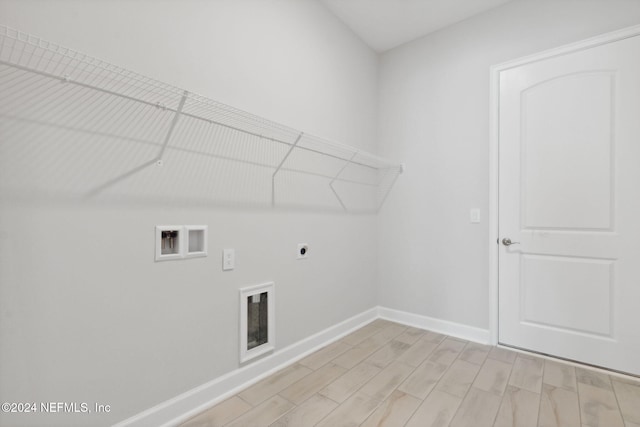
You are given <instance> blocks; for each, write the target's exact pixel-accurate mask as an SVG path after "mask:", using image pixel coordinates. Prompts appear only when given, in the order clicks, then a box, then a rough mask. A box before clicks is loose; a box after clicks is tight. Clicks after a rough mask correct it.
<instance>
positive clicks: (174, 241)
mask: <svg viewBox="0 0 640 427" xmlns="http://www.w3.org/2000/svg"><path fill="white" fill-rule="evenodd" d="M205 256H207V226H206V225H158V226H156V261H169V260H176V259H183V258H196V257H205Z"/></svg>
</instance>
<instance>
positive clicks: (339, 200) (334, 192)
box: [329, 151, 358, 212]
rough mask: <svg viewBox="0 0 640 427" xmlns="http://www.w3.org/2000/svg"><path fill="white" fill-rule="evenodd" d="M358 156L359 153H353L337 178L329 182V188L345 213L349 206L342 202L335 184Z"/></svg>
mask: <svg viewBox="0 0 640 427" xmlns="http://www.w3.org/2000/svg"><path fill="white" fill-rule="evenodd" d="M357 154H358V152H357V151H356V152H355V153H353V155H352V156H351V158H350V159H349V160H347V163H345V164H344V166H342V169H340V170H339V171H338V173H337V174H336V176H334V177H333V179H332V180H331V181H330V182H329V187H331V191H333V194H334V195H335V196H336V198H337V199H338V202H340V204H341V205H342V209H344V210H345V212H346V211H347V206H346V205H345V204H344V202H343V201H342V199H341V198H340V196H339V195H338V192H337V191H336V189H335V188H333V183H334V182H335V181H336V180H337V179H338V177H339V176H340V175H342V172H343V171H344V170H345V169H346V168H347V166H349V165H350V164H351V163H352V161H353V158H354V157H356V155H357Z"/></svg>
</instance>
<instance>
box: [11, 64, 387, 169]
mask: <svg viewBox="0 0 640 427" xmlns="http://www.w3.org/2000/svg"><path fill="white" fill-rule="evenodd" d="M0 64H2V65H7V66H9V67H14V68H17V69H19V70H22V71H27V72H30V73H35V74H39V75H41V76H44V77H48V78H51V79H55V80H58V81H60V82H63V83H66V84H73V85H76V86H81V87H84V88H87V89H91V90H95V91H98V92H102V93H105V94H107V95H112V96H117V97H120V98H124V99H127V100H129V101H133V102H138V103H141V104H144V105H148V106H151V107H155V108H157V107H158V103H154V102H150V101H145V100H144V99H140V98H135V97H133V96H129V95H125V94H123V93H119V92H115V91H112V90H109V89H104V88H101V87H98V86H93V85H90V84H87V83H82V82H79V81H76V80H72V79H69V78H68V77H64V76H63V77H60V76H57V75H55V74H51V73H47V72H46V71H40V70H35V69H33V68H29V67H25V66H23V65H19V64H14V63H12V62H7V61H4V60H0ZM172 95H174V94H173V93H172ZM163 109H164V110H165V111H169V112H173V113H176V112H177V111H178V109H174V108H171V107H163ZM180 114H181V115H183V116H185V117H189V118H192V119H196V120H201V121H204V122H207V123H210V124H215V125H218V126H222V127H225V128H227V129H232V130H235V131H238V132H242V133H245V134H247V135H252V136H255V137H258V138H263V139H267V140H269V141H273V142H277V143H280V144H285V145H289V146H290V145H291V143H290V142H287V141H284V140H281V139H277V138H271V137H268V136H264V135H261V134H259V133H256V132H251V131H248V130H245V129H241V128H238V127H236V126H232V125H228V124H225V123H222V122H218V121H216V120H211V119H207V118H205V117H202V116H198V115H196V114H192V113H185V112H181V113H180ZM298 148H300V149H301V150H305V151H309V152H312V153H316V154H319V155H322V156H327V157H331V158H334V159H336V160H348V159H346V158H344V157H341V156H336V155H334V154H330V153H325V152H323V151H320V150H314V149H313V148H309V147H298ZM345 149H348V148H346V147H345ZM352 163H353V164H354V165H358V166H362V167H365V168H369V169H380V168H378V167H375V166H371V165H368V164H366V163H360V162H352ZM388 165H389V167H392V165H391V164H390V163H389V164H388Z"/></svg>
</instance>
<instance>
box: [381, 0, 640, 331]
mask: <svg viewBox="0 0 640 427" xmlns="http://www.w3.org/2000/svg"><path fill="white" fill-rule="evenodd" d="M634 24H640V1H635V0H633V1H624V0H623V1H588V0H585V1H563V0H555V1H544V0H543V1H533V0H532V1H529V0H514V1H513V2H510V3H508V4H506V5H504V6H501V7H498V8H496V9H493V10H491V11H488V12H486V13H484V14H482V15H478V16H476V17H473V18H471V19H469V20H466V21H463V22H461V23H459V24H456V25H453V26H451V27H449V28H446V29H443V30H441V31H438V32H436V33H433V34H431V35H429V36H427V37H424V38H421V39H419V40H416V41H414V42H411V43H408V44H406V45H404V46H401V47H399V48H396V49H394V50H391V51H389V52H386V53H385V54H383V55H382V57H381V64H380V80H379V103H380V104H379V105H380V107H379V116H380V121H379V126H378V132H379V141H380V154H381V155H384V156H389V157H392V158H398V159H403V161H405V162H406V166H407V167H406V171H405V173H404V175H403V176H402V179H400V180H399V181H398V185H397V186H396V187H395V188H394V191H393V192H392V193H391V195H390V196H389V198H388V200H387V204H386V205H385V206H384V207H383V209H382V211H381V213H380V215H379V220H378V221H379V252H378V259H379V267H378V281H379V282H378V283H379V288H378V295H379V299H378V303H379V304H380V305H382V306H386V307H390V308H394V309H398V310H405V311H408V312H411V313H417V314H422V315H425V316H430V317H434V318H438V319H445V320H449V321H453V322H457V323H462V324H465V325H470V326H475V327H479V328H485V329H487V328H488V327H489V284H488V268H489V264H488V263H489V253H488V250H489V240H491V239H493V238H495V237H494V236H489V226H488V221H487V220H488V209H489V205H488V198H489V68H490V66H491V65H494V64H498V63H501V62H505V61H508V60H511V59H516V58H519V57H522V56H525V55H528V54H533V53H536V52H539V51H542V50H545V49H550V48H553V47H557V46H560V45H563V44H567V43H570V42H573V41H578V40H581V39H584V38H588V37H590V36H594V35H598V34H601V33H605V32H608V31H612V30H616V29H619V28H623V27H626V26H631V25H634ZM475 207H477V208H480V209H481V224H470V223H469V209H470V208H475Z"/></svg>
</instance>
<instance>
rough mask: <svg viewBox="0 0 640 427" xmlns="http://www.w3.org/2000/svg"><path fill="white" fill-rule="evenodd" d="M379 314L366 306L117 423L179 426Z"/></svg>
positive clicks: (123, 426) (129, 426)
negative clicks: (300, 338)
mask: <svg viewBox="0 0 640 427" xmlns="http://www.w3.org/2000/svg"><path fill="white" fill-rule="evenodd" d="M376 318H378V309H377V308H372V309H370V310H367V311H365V312H363V313H360V314H358V315H356V316H353V317H351V318H349V319H347V320H345V321H343V322H340V323H338V324H337V325H334V326H331V327H329V328H327V329H325V330H323V331H320V332H318V333H317V334H315V335H312V336H310V337H308V338H305V339H303V340H302V341H299V342H297V343H295V344H292V345H290V346H288V347H285V348H283V349H281V350H277V351H275V352H274V353H273V354H272V355H270V356H268V357H265V358H264V359H261V360H259V361H256V362H254V363H251V364H250V365H248V366H244V367H242V368H239V369H236V370H235V371H232V372H229V373H228V374H226V375H223V376H221V377H219V378H216V379H215V380H212V381H209V382H208V383H205V384H203V385H201V386H199V387H196V388H194V389H191V390H189V391H187V392H185V393H182V394H180V395H178V396H176V397H174V398H172V399H169V400H167V401H165V402H162V403H160V404H158V405H156V406H154V407H152V408H149V409H147V410H146V411H143V412H140V413H139V414H136V415H134V416H133V417H130V418H127V419H126V420H124V421H121V422H119V423H118V424H115V426H114V427H142V426H145V427H146V426H162V427H171V426H176V425H178V424H180V423H182V422H184V421H186V420H187V419H189V418H191V417H193V416H195V415H197V414H198V413H200V412H202V411H204V410H206V409H207V408H209V407H211V406H214V405H215V404H216V403H218V402H221V401H223V400H224V399H226V398H228V397H230V396H232V395H234V394H236V393H238V392H239V391H240V390H242V389H244V388H246V387H248V386H250V385H251V384H254V383H256V382H258V381H260V380H261V379H263V378H265V377H268V376H269V375H271V374H273V373H274V372H276V371H278V370H280V369H282V368H284V367H285V366H287V365H289V364H291V363H293V362H295V361H297V360H300V359H302V358H303V357H305V356H307V355H309V354H311V353H313V352H314V351H316V350H318V349H319V348H322V347H324V346H326V345H327V344H330V343H332V342H333V341H336V340H338V339H340V338H342V337H343V336H345V335H347V334H349V333H351V332H353V331H354V330H356V329H359V328H361V327H362V326H364V325H366V324H367V323H370V322H372V321H373V320H375V319H376Z"/></svg>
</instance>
